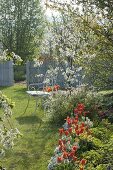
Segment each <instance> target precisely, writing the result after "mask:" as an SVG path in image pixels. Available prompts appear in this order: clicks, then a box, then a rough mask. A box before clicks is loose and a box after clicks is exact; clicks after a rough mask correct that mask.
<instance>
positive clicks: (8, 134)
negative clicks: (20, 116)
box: [0, 91, 21, 169]
mask: <svg viewBox="0 0 113 170" xmlns="http://www.w3.org/2000/svg"><path fill="white" fill-rule="evenodd" d="M9 101H10V100H9V99H8V98H7V97H6V96H4V95H3V94H2V92H1V91H0V111H3V114H1V115H0V160H1V162H2V159H3V158H4V156H5V153H6V150H8V149H12V148H13V146H14V140H15V139H17V138H18V137H19V136H21V133H20V132H19V130H18V129H17V128H15V127H14V126H13V124H12V122H11V117H12V114H13V112H12V109H11V107H13V105H14V103H13V102H9ZM11 103H12V104H11ZM0 168H1V169H5V168H3V167H2V165H0Z"/></svg>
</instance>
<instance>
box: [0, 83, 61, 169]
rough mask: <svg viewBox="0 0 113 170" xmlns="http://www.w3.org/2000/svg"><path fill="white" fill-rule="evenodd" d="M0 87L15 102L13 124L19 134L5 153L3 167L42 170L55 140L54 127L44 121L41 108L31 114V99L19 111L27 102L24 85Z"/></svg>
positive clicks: (45, 166) (50, 154) (33, 104)
mask: <svg viewBox="0 0 113 170" xmlns="http://www.w3.org/2000/svg"><path fill="white" fill-rule="evenodd" d="M0 90H2V91H3V92H4V94H6V95H7V97H8V98H11V99H12V101H14V102H15V107H14V109H13V112H14V116H13V124H14V125H15V126H16V127H17V128H18V129H19V130H20V132H21V133H22V134H23V136H22V137H20V138H19V139H18V141H16V142H15V146H14V149H13V150H12V151H8V152H7V154H6V157H5V159H4V160H3V166H4V167H6V168H7V170H46V169H47V165H48V160H49V159H50V157H51V156H52V154H53V150H54V148H55V146H56V143H57V142H56V141H57V140H56V139H58V133H57V132H58V128H57V127H54V126H51V125H49V123H47V121H46V115H45V114H44V112H43V109H41V107H40V108H39V109H38V110H37V112H36V115H33V114H32V113H33V111H34V108H35V100H34V98H32V100H31V101H30V104H29V107H28V109H27V111H26V113H25V114H23V113H24V110H25V107H26V105H27V101H28V96H27V94H26V86H25V85H23V84H16V85H14V86H13V87H5V88H0ZM53 134H54V135H53Z"/></svg>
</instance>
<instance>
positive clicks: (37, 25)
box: [1, 0, 44, 61]
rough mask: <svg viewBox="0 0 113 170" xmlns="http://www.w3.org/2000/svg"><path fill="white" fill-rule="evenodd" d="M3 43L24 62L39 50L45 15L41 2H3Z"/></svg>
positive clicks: (4, 46)
mask: <svg viewBox="0 0 113 170" xmlns="http://www.w3.org/2000/svg"><path fill="white" fill-rule="evenodd" d="M1 30H2V32H1V41H2V44H3V49H6V48H8V49H9V50H10V51H14V52H15V53H16V54H18V55H19V56H21V57H22V59H23V60H24V61H26V60H27V59H28V58H30V57H33V55H34V53H35V49H36V48H37V49H39V46H40V41H41V40H42V37H43V31H44V15H43V11H42V7H41V5H40V1H39V0H8V1H7V0H1Z"/></svg>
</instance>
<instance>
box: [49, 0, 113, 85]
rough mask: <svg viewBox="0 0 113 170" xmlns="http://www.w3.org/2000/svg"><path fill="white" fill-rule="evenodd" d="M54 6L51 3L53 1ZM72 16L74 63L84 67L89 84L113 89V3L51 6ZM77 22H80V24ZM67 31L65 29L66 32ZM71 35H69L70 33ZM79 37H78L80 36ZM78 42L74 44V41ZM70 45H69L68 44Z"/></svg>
mask: <svg viewBox="0 0 113 170" xmlns="http://www.w3.org/2000/svg"><path fill="white" fill-rule="evenodd" d="M51 2H52V1H51ZM48 6H50V7H51V8H53V9H54V8H55V9H57V10H59V11H63V12H64V13H67V12H68V15H70V16H71V18H73V19H72V23H73V27H74V28H75V30H78V33H77V31H74V29H73V31H71V32H70V37H72V39H73V40H74V39H77V40H79V41H77V43H74V42H73V43H72V44H73V47H74V46H75V47H76V45H77V49H76V50H74V48H72V47H71V49H72V51H76V55H74V60H75V63H76V64H78V65H80V66H82V68H83V70H84V73H85V75H86V81H85V82H86V83H88V84H89V85H94V86H96V87H98V88H112V87H113V85H112V84H113V78H112V77H113V61H112V58H113V42H112V41H113V20H112V16H113V10H112V9H113V5H112V3H111V1H110V2H109V1H107V0H106V1H102V2H101V1H99V0H98V1H79V0H78V1H70V3H68V2H66V1H63V2H62V3H61V2H59V1H54V2H53V3H51V4H49V5H48ZM77 19H78V22H77ZM65 30H66V29H65ZM68 32H69V31H68ZM75 32H76V33H77V34H76V35H77V36H74V33H75ZM78 35H79V36H78ZM74 41H75V40H74ZM68 42H69V41H68Z"/></svg>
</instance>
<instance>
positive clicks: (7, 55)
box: [0, 49, 23, 65]
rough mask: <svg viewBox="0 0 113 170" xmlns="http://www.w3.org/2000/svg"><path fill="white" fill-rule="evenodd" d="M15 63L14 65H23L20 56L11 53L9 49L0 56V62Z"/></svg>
mask: <svg viewBox="0 0 113 170" xmlns="http://www.w3.org/2000/svg"><path fill="white" fill-rule="evenodd" d="M5 61H13V62H14V64H18V65H19V64H21V63H22V61H23V60H22V59H21V57H20V56H18V55H16V54H15V53H14V52H11V51H9V50H8V49H6V50H4V51H3V54H2V55H1V56H0V62H5Z"/></svg>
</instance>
